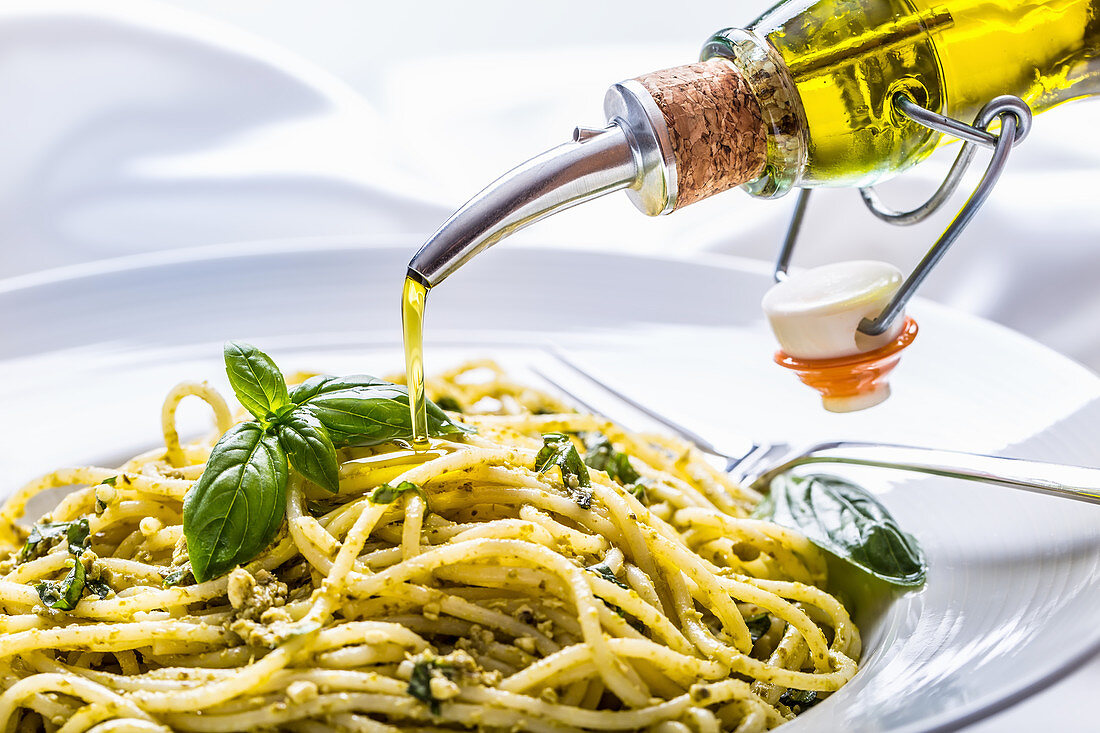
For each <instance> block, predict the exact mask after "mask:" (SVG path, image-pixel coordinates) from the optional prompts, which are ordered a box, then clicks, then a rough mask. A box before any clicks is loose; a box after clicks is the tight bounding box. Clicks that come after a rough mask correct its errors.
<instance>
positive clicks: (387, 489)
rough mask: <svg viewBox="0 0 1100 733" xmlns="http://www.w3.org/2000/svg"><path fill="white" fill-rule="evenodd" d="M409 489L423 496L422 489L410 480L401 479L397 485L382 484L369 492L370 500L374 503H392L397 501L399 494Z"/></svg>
mask: <svg viewBox="0 0 1100 733" xmlns="http://www.w3.org/2000/svg"><path fill="white" fill-rule="evenodd" d="M409 491H415V492H416V493H418V494H420V495H421V496H424V490H423V489H421V488H420V487H419V486H417V485H416V484H414V483H413V482H412V481H402V482H401V483H399V484H398V485H397V486H390V485H389V484H382V485H381V486H379V487H378V488H377V489H375V490H374V491H372V492H371V495H370V500H371V502H372V503H374V504H392V503H394V502H395V501H397V498H398V497H399V496H401V495H402V494H405V493H407V492H409Z"/></svg>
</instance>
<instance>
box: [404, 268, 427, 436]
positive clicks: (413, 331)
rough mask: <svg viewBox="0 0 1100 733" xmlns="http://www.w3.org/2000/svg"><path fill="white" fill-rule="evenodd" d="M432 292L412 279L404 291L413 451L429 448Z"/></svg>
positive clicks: (406, 375) (406, 281)
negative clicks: (428, 311)
mask: <svg viewBox="0 0 1100 733" xmlns="http://www.w3.org/2000/svg"><path fill="white" fill-rule="evenodd" d="M427 300H428V289H427V288H426V287H424V286H423V285H421V284H420V283H419V282H417V281H416V280H414V279H412V278H411V277H406V278H405V287H404V288H403V289H402V292H401V327H402V331H403V334H404V337H405V383H406V384H407V385H408V389H409V410H410V412H411V413H412V429H413V449H415V450H424V449H426V448H428V446H429V442H428V411H427V403H426V402H425V397H424V305H425V303H426V302H427Z"/></svg>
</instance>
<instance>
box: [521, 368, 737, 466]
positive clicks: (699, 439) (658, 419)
mask: <svg viewBox="0 0 1100 733" xmlns="http://www.w3.org/2000/svg"><path fill="white" fill-rule="evenodd" d="M550 354H551V355H552V356H553V357H554V358H555V359H556V360H557V361H558V362H559V363H560V364H562V365H563V366H565V367H567V368H569V369H570V370H571V371H573V372H574V373H576V374H577V375H579V376H581V377H583V378H584V379H585V380H587V381H588V382H589V383H591V384H593V385H595V386H596V387H598V388H600V389H601V390H603V391H604V392H606V393H607V394H609V395H611V396H613V397H615V398H616V399H618V400H620V401H621V402H623V403H625V404H627V405H629V406H630V407H632V408H634V409H635V410H637V411H638V412H640V413H641V414H643V415H645V416H646V417H647V418H649V419H650V420H652V421H653V422H655V423H658V424H659V425H662V426H663V427H665V428H667V429H668V430H669V431H670V432H671V433H673V434H675V435H677V436H679V437H680V438H682V439H684V440H686V441H687V442H689V443H691V444H693V445H694V446H695V447H696V448H698V449H699V450H701V451H704V452H705V453H710V454H711V455H715V456H718V457H720V458H725V459H727V460H729V461H731V462H734V461H738V460H740V457H738V456H731V455H729V454H728V453H725V452H724V451H721V450H719V449H718V448H716V447H715V446H714V444H713V443H711V442H710V441H709V440H707V439H706V438H704V437H703V436H701V435H699V434H698V433H696V432H695V431H693V430H690V429H688V428H686V427H684V426H683V425H681V424H679V423H678V422H676V421H674V420H672V419H670V418H668V417H665V416H664V415H662V414H660V413H659V412H655V411H654V410H653V409H652V408H650V407H648V406H646V405H644V404H642V403H641V402H638V401H637V400H635V399H634V398H633V397H631V396H630V395H627V394H624V393H623V392H620V391H619V390H617V389H615V388H614V387H612V386H611V385H610V384H607V383H606V382H604V381H602V380H601V379H599V378H597V377H596V376H595V375H593V374H591V373H589V372H588V371H586V370H585V369H583V368H582V367H580V366H579V365H577V364H576V363H574V362H573V361H572V360H570V359H569V358H568V357H566V356H565V355H564V354H562V353H561V352H560V351H558V350H557V349H551V350H550ZM535 371H536V372H538V374H539V376H541V377H542V378H543V379H545V380H546V381H548V382H550V383H551V384H553V385H554V386H556V387H558V388H559V389H561V390H562V392H564V393H566V394H568V395H570V396H573V397H574V398H575V399H577V401H578V402H580V403H581V404H582V406H585V404H584V402H583V401H582V400H580V399H579V398H576V396H575V395H573V394H572V393H571V392H570V391H569V390H567V389H564V388H562V387H561V386H560V385H559V384H558V383H557V382H555V381H554V380H553V379H551V378H550V377H548V376H547V375H545V374H543V373H542V372H539V371H538V370H537V369H536V370H535ZM585 407H586V409H587V406H585ZM754 448H755V446H754ZM750 452H751V450H750Z"/></svg>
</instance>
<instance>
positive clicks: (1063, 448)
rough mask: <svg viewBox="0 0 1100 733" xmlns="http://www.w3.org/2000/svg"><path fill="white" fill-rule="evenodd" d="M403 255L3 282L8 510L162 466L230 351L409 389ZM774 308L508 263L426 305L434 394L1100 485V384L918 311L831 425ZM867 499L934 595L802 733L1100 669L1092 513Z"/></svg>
mask: <svg viewBox="0 0 1100 733" xmlns="http://www.w3.org/2000/svg"><path fill="white" fill-rule="evenodd" d="M412 249H413V243H403V246H400V247H394V246H390V247H368V246H364V245H363V244H361V243H352V242H342V243H341V242H327V243H323V242H322V243H318V242H312V243H304V244H303V243H297V244H296V243H282V244H280V243H266V244H257V245H248V246H236V247H223V248H215V249H205V250H201V251H193V252H189V253H188V252H184V253H180V252H175V253H171V254H167V255H157V256H151V257H145V258H137V259H131V260H127V261H122V262H115V263H108V264H106V265H93V266H86V267H81V268H78V269H74V270H70V271H67V272H66V271H59V272H53V273H46V274H43V275H37V276H33V277H25V278H20V279H16V280H8V281H3V282H0V405H2V419H0V446H2V448H0V450H2V453H0V467H2V472H0V475H2V476H3V477H4V478H3V485H2V486H0V490H3V491H10V490H11V489H12V488H14V487H15V486H16V485H18V483H19V482H21V481H22V480H24V479H26V478H29V477H31V476H33V475H34V474H37V473H41V472H44V471H46V470H49V469H51V468H53V467H56V466H60V465H65V464H80V463H85V462H98V463H106V462H110V461H112V460H117V459H120V458H122V457H124V456H126V455H128V454H132V453H134V452H137V451H138V450H141V449H144V448H147V447H151V446H152V445H154V444H155V443H156V441H157V436H158V415H159V409H160V402H161V400H162V398H163V395H164V394H165V392H166V391H167V390H168V389H169V388H170V387H171V386H172V385H173V384H174V383H175V382H177V381H179V380H182V379H210V380H211V381H213V382H214V383H216V384H217V385H222V386H224V376H223V374H222V368H221V359H220V352H221V349H220V344H221V342H222V341H223V340H224V339H227V338H238V339H244V340H247V341H251V342H253V343H255V344H257V345H259V346H260V347H261V348H263V349H265V350H266V351H268V352H269V353H271V354H272V355H273V356H274V357H275V358H276V360H277V361H278V362H279V363H280V365H281V366H282V367H283V368H284V370H288V371H289V370H291V369H294V368H308V367H314V368H321V369H326V370H331V371H335V372H338V373H339V372H351V371H368V372H382V373H384V372H387V371H391V370H395V369H398V368H400V366H401V361H400V350H399V342H398V338H399V329H398V302H399V300H398V298H399V291H400V282H401V278H402V276H403V274H404V266H405V263H406V262H407V260H408V257H409V255H410V253H411V251H412ZM768 282H769V281H768V277H767V275H766V273H765V272H763V271H762V270H760V269H759V267H755V266H750V265H748V264H746V263H738V262H736V261H732V260H727V259H722V260H713V259H712V260H699V259H693V260H677V259H654V258H642V257H629V256H623V255H618V254H615V255H612V254H600V253H581V252H569V253H568V254H561V253H555V252H553V251H551V250H537V249H520V248H514V249H509V248H507V247H501V248H498V249H497V250H495V251H494V252H493V253H491V254H488V255H486V256H484V257H482V258H479V260H477V261H475V262H474V263H472V264H471V265H469V266H468V267H467V268H466V269H464V270H463V271H462V272H460V273H459V274H457V275H455V276H454V277H453V278H452V279H451V280H450V281H448V282H447V283H446V284H445V285H443V286H442V287H440V288H439V289H438V291H437V292H436V293H433V294H432V296H431V298H430V300H429V308H428V349H427V360H428V361H427V368H428V369H429V371H430V370H432V369H433V368H443V367H445V366H447V365H450V364H452V363H454V362H455V361H456V360H457V359H459V358H461V357H463V356H470V355H489V356H494V357H497V358H500V359H502V360H503V361H505V362H506V363H508V364H510V365H512V366H514V367H515V368H517V369H518V370H519V371H521V372H525V370H526V368H527V367H529V366H531V365H533V364H536V363H540V362H541V361H544V360H545V351H546V348H547V346H548V345H551V344H552V345H554V346H555V347H556V348H560V349H564V350H566V351H567V352H568V353H569V354H570V355H571V356H573V358H575V359H577V360H578V361H580V362H582V363H584V364H585V365H587V366H588V367H589V368H590V369H592V370H594V371H596V372H597V373H598V374H600V375H601V376H602V377H605V378H607V379H609V380H611V381H613V382H615V383H616V385H617V386H619V387H620V388H622V389H624V390H626V391H628V392H630V393H632V394H633V395H634V396H636V397H638V398H639V399H642V400H644V401H646V402H648V403H649V404H650V405H652V406H653V407H654V408H656V409H657V410H660V411H663V412H665V413H666V414H668V415H669V416H671V417H673V418H675V419H677V420H679V421H680V422H682V423H685V424H689V425H691V426H692V427H693V428H695V429H696V430H698V431H699V432H701V433H703V434H705V435H707V436H708V437H709V438H711V439H712V440H713V441H714V442H716V443H721V442H722V441H724V440H734V439H736V438H739V437H745V436H753V437H757V438H763V439H783V440H802V439H815V438H826V437H829V438H863V439H880V440H884V441H891V442H902V443H915V444H925V445H933V446H939V447H950V448H956V449H963V450H978V451H986V452H1004V453H1007V454H1010V455H1018V456H1026V457H1033V458H1041V459H1046V460H1054V461H1063V462H1075V463H1084V464H1091V465H1100V443H1098V442H1097V440H1096V436H1097V435H1098V434H1100V401H1098V397H1100V380H1098V379H1097V378H1096V377H1094V376H1092V375H1091V374H1090V373H1089V372H1087V371H1086V370H1085V369H1083V368H1081V367H1078V366H1076V365H1074V364H1073V363H1071V362H1069V361H1067V360H1066V359H1064V358H1062V357H1060V356H1058V355H1056V354H1054V353H1053V352H1050V351H1048V350H1046V349H1044V348H1043V347H1040V346H1038V345H1036V344H1034V343H1033V342H1031V341H1028V340H1026V339H1024V338H1022V337H1020V336H1018V335H1015V334H1013V333H1011V332H1009V331H1006V330H1004V329H1001V328H998V327H995V326H992V325H990V324H988V323H985V322H981V321H978V320H975V319H972V318H969V317H966V316H964V315H961V314H959V313H955V312H951V311H946V310H944V309H941V308H937V307H934V306H932V305H929V304H927V303H917V304H916V305H914V306H913V307H912V308H911V309H910V312H911V313H912V314H913V315H914V316H915V317H916V319H917V320H918V322H919V323H920V326H921V333H920V335H919V336H918V338H917V340H916V342H915V344H914V345H913V346H912V347H911V348H910V349H909V350H908V352H907V354H906V355H905V357H904V359H903V360H902V363H901V366H900V367H899V368H898V369H897V371H896V372H895V376H894V378H893V385H894V396H893V397H891V399H890V400H889V401H887V402H886V403H885V404H883V405H881V406H879V407H876V408H874V409H872V410H870V411H867V412H863V413H854V414H847V415H834V414H829V413H825V412H824V411H822V410H821V408H820V406H819V403H818V400H817V398H816V396H815V395H814V394H813V393H811V392H810V391H808V390H807V388H805V387H803V386H802V385H800V384H799V383H798V382H797V381H796V380H795V378H794V377H793V376H792V375H791V374H789V373H787V372H785V371H784V370H782V369H780V368H779V367H776V366H774V365H773V364H772V363H771V354H772V350H773V348H774V346H773V344H772V341H771V337H770V336H769V334H768V333H767V331H766V329H765V326H764V324H763V322H762V319H761V317H760V313H759V308H758V304H759V300H760V296H761V295H762V293H763V292H764V290H765V289H766V288H767V286H768ZM205 419H206V418H205V416H203V415H201V414H199V413H192V414H191V415H190V416H189V420H190V423H191V424H192V425H196V426H197V425H199V424H200V423H201V422H202V421H203V420H205ZM857 478H858V479H859V480H860V481H862V482H863V483H865V485H867V486H868V487H870V488H871V489H872V490H875V491H876V492H877V493H879V495H880V496H881V498H882V500H883V501H884V502H885V503H886V504H887V505H888V507H889V508H890V509H891V510H892V511H893V512H894V514H895V516H897V518H898V519H899V521H900V522H901V524H902V526H903V527H905V528H906V529H908V530H909V531H910V532H912V533H913V534H915V535H917V536H918V537H919V539H920V541H921V542H922V543H923V545H924V547H925V549H926V551H927V554H928V558H929V564H930V571H929V575H928V583H927V585H926V586H925V588H924V589H922V590H921V591H919V592H914V593H909V594H907V595H903V596H901V597H898V598H896V599H895V600H893V602H892V603H891V604H890V605H889V606H888V607H887V608H886V609H885V610H883V611H881V612H879V613H872V612H870V611H869V610H868V609H859V615H858V617H857V620H860V621H862V622H863V627H864V629H863V630H864V634H865V639H866V650H867V651H866V654H865V656H864V658H863V660H862V664H861V667H862V668H861V671H860V672H859V674H858V675H857V676H856V678H855V679H854V680H853V681H852V682H851V683H850V684H849V685H848V686H847V687H845V688H844V689H843V690H842V691H841V692H840V693H838V694H836V695H834V696H833V697H832V698H830V699H829V700H828V701H827V702H825V703H824V704H821V705H819V706H817V707H815V708H814V709H812V710H811V711H809V712H808V713H807V714H805V715H804V716H802V717H801V718H800V719H799V720H798V721H796V722H795V723H793V724H791V725H790V726H789V727H788V728H786V730H789V731H791V733H795V731H797V730H803V731H810V730H815V731H826V730H830V731H831V730H846V731H918V730H919V731H929V730H941V729H945V728H953V727H956V726H958V725H960V724H962V723H964V722H966V721H969V720H974V719H977V718H979V717H981V716H982V715H984V714H986V713H988V712H990V711H992V710H995V709H998V708H1000V707H1003V706H1004V705H1005V704H1006V702H1007V701H1010V700H1013V699H1018V698H1020V697H1023V696H1024V695H1026V694H1028V693H1030V692H1032V691H1035V690H1037V689H1039V688H1041V687H1042V686H1044V685H1045V684H1048V683H1049V682H1050V681H1052V680H1054V679H1056V678H1057V677H1058V676H1059V675H1060V674H1062V673H1064V672H1065V671H1067V670H1069V669H1071V668H1072V667H1073V666H1074V665H1076V664H1077V663H1079V662H1080V661H1081V660H1083V659H1085V658H1086V657H1087V656H1089V655H1091V654H1092V653H1094V652H1095V651H1096V649H1097V648H1098V647H1100V624H1097V623H1096V609H1097V608H1100V557H1098V555H1100V553H1098V552H1097V538H1098V529H1097V528H1098V527H1100V511H1097V508H1096V507H1092V506H1086V505H1081V504H1076V503H1071V502H1067V501H1064V500H1058V499H1052V498H1047V497H1040V496H1032V495H1029V494H1023V493H1019V492H1013V491H1010V490H1006V489H1001V488H994V487H986V486H980V485H974V484H964V483H960V482H953V481H947V480H944V479H930V478H916V477H910V476H906V475H903V474H897V473H893V474H891V473H884V472H876V471H867V472H862V473H859V474H858V476H857ZM1078 703H1080V701H1078Z"/></svg>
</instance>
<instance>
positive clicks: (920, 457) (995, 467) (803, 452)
mask: <svg viewBox="0 0 1100 733" xmlns="http://www.w3.org/2000/svg"><path fill="white" fill-rule="evenodd" d="M551 354H552V356H553V357H554V359H555V361H556V362H557V363H559V364H561V365H562V366H564V367H565V368H566V369H567V370H568V372H570V373H572V374H574V375H576V376H578V377H581V378H582V380H584V382H586V383H587V384H588V385H590V386H591V387H595V388H596V389H597V391H598V393H597V399H599V398H612V399H615V400H618V401H619V402H620V403H623V404H625V405H629V406H630V407H631V408H633V409H635V410H637V411H638V412H640V413H641V414H643V415H645V416H646V417H647V418H649V419H650V420H652V421H654V422H656V423H658V424H660V425H662V426H664V427H665V428H666V429H668V430H669V431H670V432H672V433H674V434H675V435H677V436H679V437H680V438H682V439H683V440H686V441H687V442H689V443H691V444H693V445H694V446H695V447H696V448H698V449H699V450H701V451H703V452H704V453H708V454H710V455H712V456H716V457H718V458H719V459H722V460H724V461H725V462H726V472H727V473H729V474H730V476H731V477H732V478H733V479H734V480H735V481H737V482H738V483H740V484H741V485H743V486H750V487H752V488H754V489H756V490H758V491H763V492H765V493H766V491H767V488H768V485H769V484H770V483H771V480H772V479H773V478H775V477H776V476H778V475H780V474H782V473H785V472H786V471H789V470H790V469H792V468H794V467H795V466H800V465H804V464H810V463H844V464H851V465H858V466H874V467H877V468H889V469H895V470H900V471H913V472H917V473H927V474H933V475H936V476H946V477H948V478H957V479H964V480H968V481H979V482H982V483H988V484H996V485H999V486H1007V487H1009V488H1013V489H1022V490H1024V491H1031V492H1035V493H1038V494H1045V495H1047V496H1058V497H1061V498H1064V499H1076V500H1077V501H1083V502H1087V503H1090V504H1100V469H1097V468H1089V467H1086V466H1070V465H1064V464H1059V463H1048V462H1045V461H1031V460H1025V459H1022V458H1009V457H1006V456H992V455H985V454H981V453H967V452H963V451H952V450H942V449H939V448H921V447H917V446H909V445H897V444H892V443H871V442H863V441H851V440H836V441H824V442H819V443H810V444H806V445H792V444H789V443H757V442H751V441H745V442H744V444H743V445H739V446H736V447H734V446H730V448H728V449H721V448H719V447H717V446H715V445H714V444H712V443H711V442H710V441H709V440H707V439H705V438H704V437H703V436H701V435H699V434H698V433H696V432H694V431H693V430H690V429H689V428H687V427H685V426H683V425H680V424H679V423H677V422H675V421H674V420H672V419H670V418H668V417H666V416H664V415H662V414H660V413H658V412H656V411H654V410H653V409H651V408H649V407H647V406H646V405H644V404H642V403H641V402H638V401H637V400H635V399H634V398H633V397H631V396H630V395H627V394H625V393H623V392H621V391H619V390H618V389H616V388H615V387H613V386H611V385H610V384H608V383H607V382H604V381H603V380H601V379H599V378H598V377H596V376H595V375H593V374H591V373H590V372H588V371H586V370H585V369H583V368H582V367H580V366H578V365H577V364H575V363H574V362H573V361H571V360H570V359H568V358H567V357H565V356H564V355H563V354H561V353H560V352H558V351H556V350H555V351H552V352H551ZM533 371H534V372H535V373H536V374H538V375H539V376H540V377H542V379H544V380H546V382H547V383H549V384H550V385H552V386H553V387H554V388H556V389H557V390H559V391H560V392H561V393H562V394H564V395H566V396H568V397H569V398H571V399H572V400H574V401H575V402H577V403H578V404H579V405H580V406H581V407H584V408H585V409H587V410H588V411H589V412H592V413H594V414H598V415H601V416H603V417H608V415H607V413H606V411H605V410H602V409H600V408H599V407H598V406H597V405H594V404H593V402H592V400H591V399H587V400H586V399H585V398H584V397H582V396H581V395H580V394H579V393H578V390H576V389H570V388H568V387H566V386H565V385H563V384H562V381H564V380H562V379H560V378H555V377H554V376H553V375H550V374H548V373H546V371H545V370H542V369H539V368H538V367H533Z"/></svg>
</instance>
